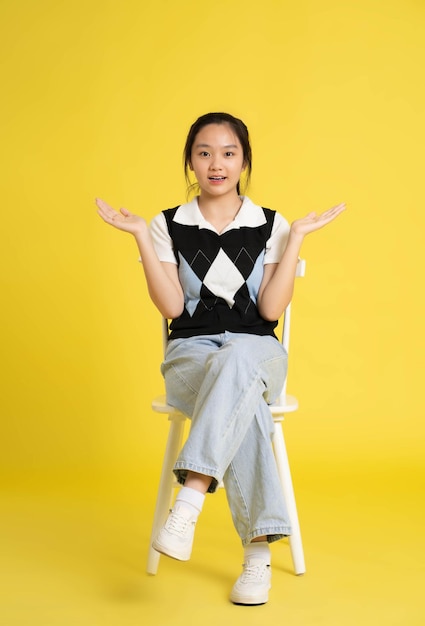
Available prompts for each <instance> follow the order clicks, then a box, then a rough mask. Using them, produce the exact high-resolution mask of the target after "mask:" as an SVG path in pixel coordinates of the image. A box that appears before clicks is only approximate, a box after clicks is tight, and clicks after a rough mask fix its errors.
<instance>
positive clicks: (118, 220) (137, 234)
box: [96, 198, 184, 319]
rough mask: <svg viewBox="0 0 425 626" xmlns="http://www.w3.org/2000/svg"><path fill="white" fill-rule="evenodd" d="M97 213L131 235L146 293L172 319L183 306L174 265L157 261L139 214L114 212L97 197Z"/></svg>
mask: <svg viewBox="0 0 425 626" xmlns="http://www.w3.org/2000/svg"><path fill="white" fill-rule="evenodd" d="M96 204H97V207H98V214H99V215H100V217H101V218H102V219H103V221H104V222H106V223H107V224H110V225H111V226H114V228H117V229H118V230H122V231H124V232H127V233H130V234H132V235H133V236H134V238H135V240H136V243H137V247H138V248H139V252H140V260H141V262H142V265H143V270H144V273H145V277H146V283H147V286H148V291H149V295H150V297H151V299H152V302H153V303H154V304H155V306H156V307H157V309H158V310H159V312H160V313H161V315H162V316H163V317H166V318H168V319H174V318H176V317H178V316H179V315H181V314H182V312H183V309H184V296H183V290H182V287H181V284H180V281H179V277H178V272H177V265H175V264H174V263H163V262H161V261H160V260H159V258H158V255H157V254H156V251H155V248H154V246H153V242H152V238H151V235H150V233H149V227H148V225H147V223H146V220H144V219H143V218H142V217H140V216H138V215H134V214H133V213H130V211H127V209H120V211H119V212H118V211H115V209H113V208H112V207H111V206H109V204H107V203H106V202H104V201H103V200H100V199H99V198H98V199H96Z"/></svg>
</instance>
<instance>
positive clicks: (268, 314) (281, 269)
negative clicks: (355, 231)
mask: <svg viewBox="0 0 425 626" xmlns="http://www.w3.org/2000/svg"><path fill="white" fill-rule="evenodd" d="M344 209H345V203H342V204H338V205H337V206H334V207H332V209H329V210H328V211H325V212H324V213H321V214H320V215H317V214H316V213H309V214H308V215H307V216H306V217H303V218H301V219H299V220H295V222H293V223H292V225H291V230H290V231H289V237H288V243H287V246H286V249H285V252H284V253H283V255H282V258H281V260H280V261H279V263H272V264H268V265H265V266H264V276H263V280H262V282H261V286H260V289H259V292H258V298H257V307H258V310H259V313H260V315H261V317H263V318H264V319H266V320H268V321H275V320H277V319H279V318H280V316H281V315H282V313H283V312H284V310H285V309H286V307H287V306H288V304H289V302H290V301H291V298H292V294H293V292H294V282H295V273H296V269H297V263H298V258H299V256H300V251H301V246H302V243H303V241H304V237H305V236H306V235H308V234H309V233H313V232H315V231H316V230H319V229H320V228H323V227H324V226H326V225H327V224H329V223H330V222H332V221H333V220H334V219H335V218H336V217H338V215H340V213H342V211H344Z"/></svg>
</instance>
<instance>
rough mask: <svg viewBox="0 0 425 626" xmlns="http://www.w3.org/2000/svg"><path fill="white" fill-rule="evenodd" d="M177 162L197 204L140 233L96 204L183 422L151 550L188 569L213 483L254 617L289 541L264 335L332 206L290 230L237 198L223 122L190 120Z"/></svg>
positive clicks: (273, 352) (239, 129)
mask: <svg viewBox="0 0 425 626" xmlns="http://www.w3.org/2000/svg"><path fill="white" fill-rule="evenodd" d="M184 162H185V174H186V178H187V180H188V181H189V177H190V171H191V172H193V174H194V176H195V178H196V181H197V189H198V195H196V196H195V197H194V198H193V200H192V201H191V202H188V203H185V204H182V205H179V206H177V207H175V208H173V209H168V210H166V211H163V212H162V213H161V214H160V215H158V216H157V217H155V218H154V220H153V221H152V223H151V226H150V228H149V227H148V225H147V223H146V222H145V220H144V219H143V218H142V217H139V216H137V215H134V214H132V213H130V212H129V211H127V210H126V209H121V210H120V211H119V212H117V211H115V210H114V209H113V208H111V207H110V206H109V205H108V204H106V203H105V202H103V201H102V200H97V201H96V202H97V205H98V212H99V214H100V216H101V217H102V218H103V220H104V221H105V222H107V223H108V224H111V225H112V226H114V227H116V228H118V229H119V230H123V231H126V232H129V233H131V234H132V235H133V236H134V237H135V240H136V243H137V245H138V248H139V252H140V259H141V262H142V264H143V269H144V272H145V276H146V281H147V285H148V289H149V294H150V297H151V298H152V300H153V302H154V304H155V305H156V306H157V308H158V310H159V311H160V313H161V315H162V316H164V317H166V318H168V319H171V320H172V322H171V325H170V330H171V334H170V341H169V344H168V349H167V352H166V355H165V359H164V363H163V364H162V373H163V375H164V378H165V385H166V391H167V401H168V402H169V403H170V404H171V405H173V406H176V407H178V408H179V409H180V410H182V411H183V412H184V413H186V414H187V415H188V416H189V417H190V418H191V429H190V434H189V437H188V439H187V441H186V443H185V445H184V447H183V449H182V451H181V453H180V455H179V458H178V459H177V462H176V465H175V468H174V471H175V474H176V476H177V478H178V481H179V482H180V483H181V484H182V485H183V486H182V488H181V489H180V491H179V493H178V495H177V498H176V501H175V504H174V506H173V509H172V511H171V512H170V515H169V517H168V518H167V520H166V522H165V524H164V526H163V528H162V529H161V531H160V532H159V534H158V536H157V538H156V540H155V541H154V543H153V547H154V548H155V549H156V550H158V551H159V552H161V553H163V554H166V555H168V556H170V557H173V558H175V559H179V560H182V561H185V560H188V559H189V558H190V554H191V550H192V543H193V536H194V529H195V524H196V522H197V519H198V516H199V513H200V512H201V509H202V505H203V502H204V498H205V494H206V493H207V492H211V493H212V492H214V491H215V490H216V488H217V485H218V483H219V482H220V481H223V482H224V485H225V487H226V494H227V499H228V502H229V506H230V509H231V513H232V518H233V522H234V525H235V527H236V530H237V532H238V534H239V536H240V539H241V541H242V545H243V547H244V566H243V571H242V574H241V575H240V576H239V578H238V579H237V581H236V583H235V585H234V586H233V589H232V591H231V594H230V600H231V601H232V602H234V603H235V604H248V605H254V604H263V603H265V602H267V600H268V593H269V589H270V587H271V570H270V549H269V543H271V542H273V541H276V540H278V539H280V538H282V537H284V536H287V535H290V533H291V529H290V525H289V522H288V516H287V512H286V510H285V503H284V501H283V497H282V491H281V486H280V483H279V477H278V474H277V470H276V465H275V460H274V456H273V452H272V447H271V437H272V434H273V420H272V417H271V413H270V410H269V408H268V405H269V404H271V403H272V402H273V401H274V400H275V399H276V397H277V396H278V394H279V392H280V390H281V388H282V384H283V381H284V378H285V375H286V361H287V359H286V354H285V351H284V349H283V347H282V345H281V344H280V342H279V341H278V340H277V339H276V337H275V335H274V328H275V327H276V324H277V320H278V319H279V317H280V316H281V315H282V313H283V311H284V309H285V307H286V305H287V304H288V303H289V302H290V300H291V297H292V293H293V289H294V279H295V270H296V265H297V261H298V258H299V254H300V249H301V245H302V243H303V240H304V237H305V236H306V235H307V234H309V233H311V232H313V231H316V230H318V229H320V228H322V227H323V226H325V225H326V224H328V223H329V222H331V221H332V220H334V219H335V218H336V217H337V216H338V215H339V214H340V213H341V212H342V211H343V210H344V208H345V205H344V204H339V205H338V206H335V207H333V208H332V209H330V210H328V211H326V212H325V213H322V214H321V215H316V213H309V214H308V215H307V216H306V217H304V218H302V219H299V220H296V221H295V222H293V223H292V225H291V226H289V224H288V223H287V221H286V220H285V219H284V218H283V217H281V216H280V215H279V214H278V213H276V212H275V211H272V210H270V209H265V208H262V207H260V206H258V205H256V204H254V203H253V202H252V201H251V200H250V199H249V198H248V197H246V196H242V195H240V185H241V177H243V178H245V182H246V183H248V181H249V178H250V174H251V164H252V157H251V147H250V142H249V136H248V130H247V128H246V126H245V124H244V123H243V122H242V121H241V120H239V119H237V118H235V117H233V116H232V115H229V114H227V113H208V114H206V115H203V116H202V117H200V118H199V119H198V120H196V122H195V123H194V124H193V125H192V127H191V128H190V131H189V134H188V137H187V140H186V146H185V149H184Z"/></svg>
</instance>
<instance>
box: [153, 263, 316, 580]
mask: <svg viewBox="0 0 425 626" xmlns="http://www.w3.org/2000/svg"><path fill="white" fill-rule="evenodd" d="M296 275H297V276H304V275H305V261H304V260H302V259H300V260H299V261H298V265H297V273H296ZM290 326H291V304H288V306H287V307H286V310H285V314H284V318H283V329H282V344H283V346H284V348H285V349H286V351H287V352H288V354H289V335H290ZM167 341H168V322H167V320H163V345H164V349H165V347H166V345H167ZM286 382H287V378H286V380H285V382H284V386H283V389H282V393H281V395H280V398H279V399H278V400H277V401H276V402H275V403H274V404H273V405H271V406H270V409H271V412H272V415H273V420H274V423H275V433H274V437H273V450H274V455H275V459H276V465H277V468H278V471H279V476H280V480H281V483H282V490H283V495H284V498H285V502H286V506H287V509H288V515H289V520H290V524H291V527H292V535H291V536H290V537H289V545H290V549H291V556H292V561H293V565H294V570H295V574H296V575H301V574H304V573H305V563H304V551H303V545H302V541H301V532H300V525H299V522H298V513H297V507H296V503H295V496H294V489H293V486H292V479H291V472H290V468H289V462H288V455H287V452H286V446H285V440H284V437H283V424H282V422H283V420H284V416H285V414H286V413H292V412H294V411H296V410H297V409H298V400H297V399H296V398H295V397H294V396H289V395H287V393H286ZM152 408H153V410H154V411H156V412H158V413H166V414H168V419H169V420H170V430H169V434H168V440H167V445H166V449H165V454H164V461H163V465H162V471H161V478H160V482H159V488H158V496H157V501H156V506H155V513H154V519H153V525H152V533H151V540H150V546H149V553H148V564H147V572H148V574H152V575H154V574H156V573H157V571H158V565H159V559H160V554H159V552H157V551H156V550H154V549H153V548H152V542H153V540H154V539H155V537H156V536H157V534H158V532H159V530H160V528H161V526H162V525H163V524H164V522H165V519H166V518H167V515H168V512H169V509H170V504H171V501H172V496H173V490H174V488H176V487H177V486H178V485H177V482H176V481H175V478H174V474H173V467H174V463H175V461H176V459H177V456H178V454H179V452H180V449H181V447H182V440H183V432H184V425H185V421H186V419H188V418H187V417H186V415H184V413H181V412H180V411H179V410H178V409H176V408H174V407H172V406H170V405H168V404H167V402H166V399H165V395H163V396H159V397H158V398H155V399H154V400H153V402H152Z"/></svg>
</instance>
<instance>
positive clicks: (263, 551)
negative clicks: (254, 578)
mask: <svg viewBox="0 0 425 626" xmlns="http://www.w3.org/2000/svg"><path fill="white" fill-rule="evenodd" d="M250 556H253V557H258V558H259V559H262V560H263V561H267V565H270V563H271V554H270V547H269V544H268V542H267V541H252V542H251V543H249V544H248V545H247V546H245V548H244V558H245V561H246V560H247V559H248V558H249V557H250Z"/></svg>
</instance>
